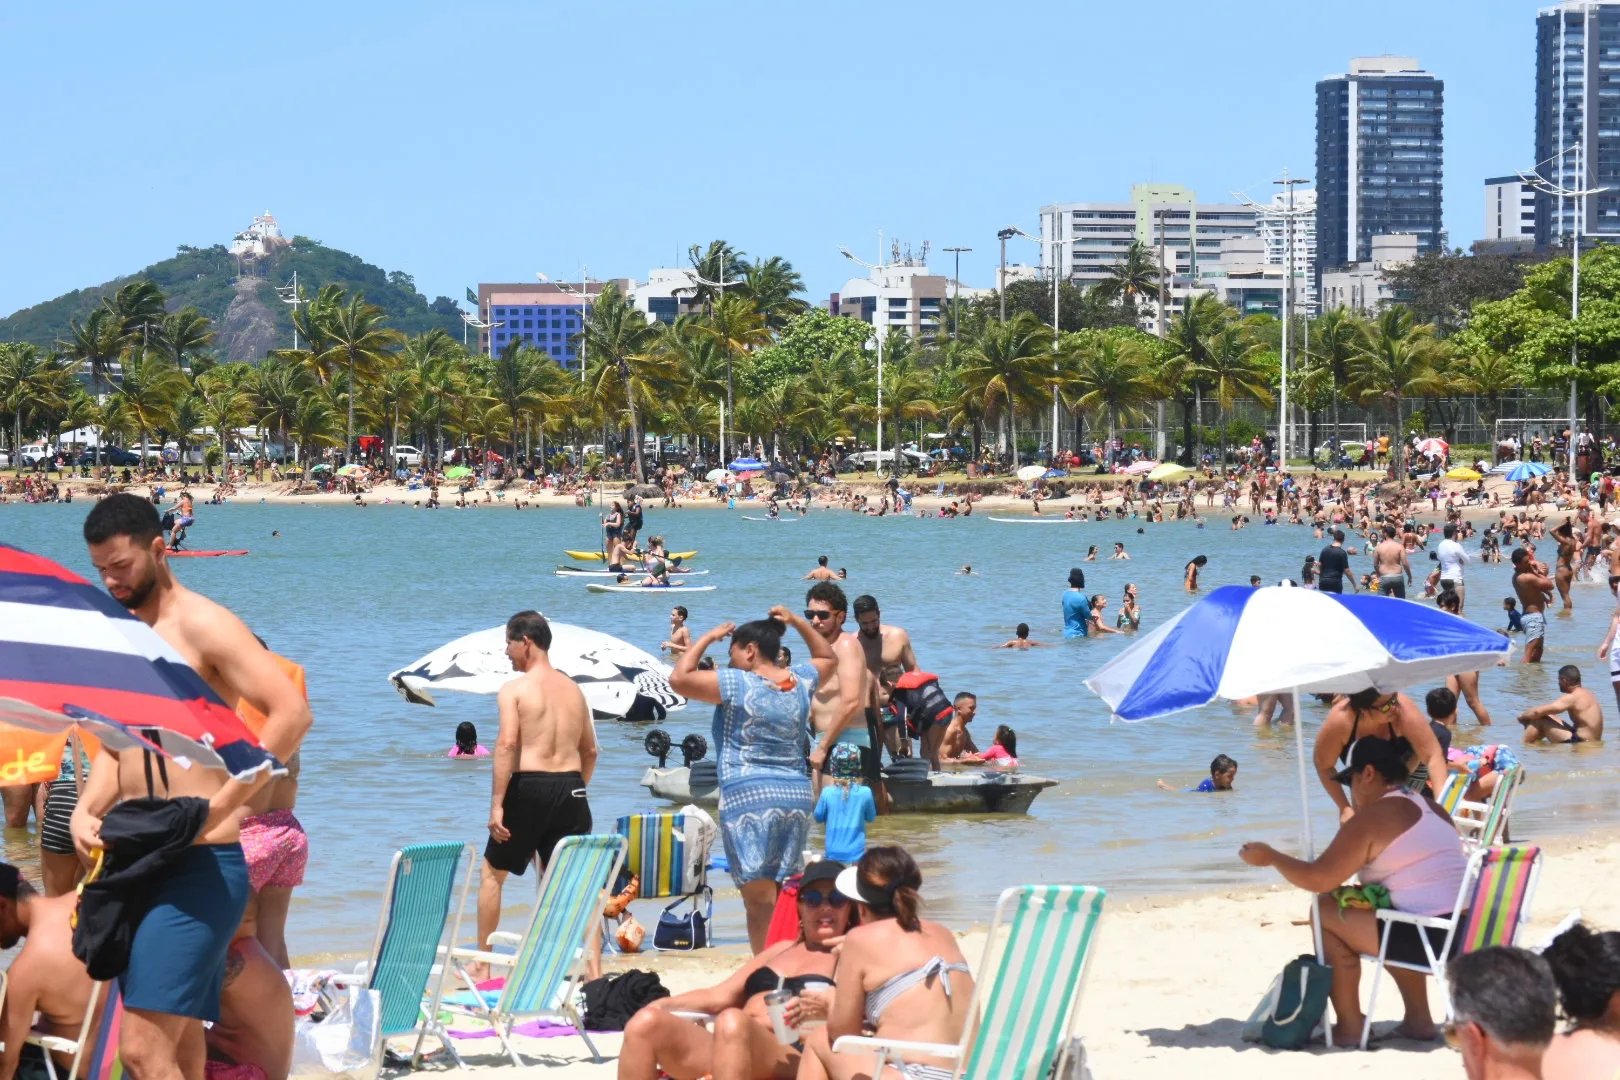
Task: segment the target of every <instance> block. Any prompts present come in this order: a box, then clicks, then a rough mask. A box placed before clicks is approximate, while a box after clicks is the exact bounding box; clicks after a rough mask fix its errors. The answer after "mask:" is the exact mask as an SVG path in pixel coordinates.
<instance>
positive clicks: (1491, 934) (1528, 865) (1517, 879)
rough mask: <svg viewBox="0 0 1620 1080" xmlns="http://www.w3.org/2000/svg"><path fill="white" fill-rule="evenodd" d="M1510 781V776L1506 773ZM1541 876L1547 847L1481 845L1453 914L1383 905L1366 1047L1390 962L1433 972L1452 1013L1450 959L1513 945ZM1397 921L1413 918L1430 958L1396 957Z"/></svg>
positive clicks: (1364, 1036)
mask: <svg viewBox="0 0 1620 1080" xmlns="http://www.w3.org/2000/svg"><path fill="white" fill-rule="evenodd" d="M1503 779H1504V781H1505V780H1506V777H1504V778H1503ZM1540 876H1541V849H1540V848H1538V847H1534V846H1531V845H1523V846H1514V847H1488V848H1480V849H1479V850H1478V851H1476V852H1474V854H1473V857H1472V858H1470V859H1469V860H1468V870H1467V871H1466V872H1465V873H1464V874H1463V880H1462V885H1461V886H1460V887H1459V888H1458V889H1457V903H1456V904H1455V905H1454V907H1453V909H1452V914H1451V915H1449V916H1427V915H1413V914H1411V913H1409V912H1405V911H1395V910H1393V909H1390V908H1383V909H1380V910H1379V911H1377V912H1375V914H1376V915H1377V916H1378V922H1379V924H1380V925H1379V933H1378V966H1377V967H1376V968H1375V969H1374V970H1373V981H1372V991H1371V996H1370V997H1369V998H1368V1000H1367V1019H1366V1021H1365V1022H1364V1023H1363V1024H1362V1026H1361V1048H1362V1049H1363V1050H1365V1049H1367V1040H1368V1038H1369V1037H1371V1035H1372V1018H1373V1008H1374V1006H1376V1005H1377V1004H1378V984H1379V982H1380V981H1381V979H1382V977H1383V974H1384V969H1385V968H1386V967H1397V968H1401V969H1403V970H1406V971H1417V972H1421V973H1422V974H1425V975H1433V976H1434V981H1435V982H1436V983H1437V984H1438V985H1439V987H1440V996H1441V998H1442V999H1443V1000H1444V1001H1445V1003H1446V1018H1447V1019H1449V1018H1450V1016H1451V991H1450V987H1449V986H1447V984H1446V962H1447V961H1448V960H1450V959H1451V957H1452V956H1453V955H1454V954H1456V955H1460V954H1462V953H1470V952H1473V951H1474V950H1475V949H1484V948H1487V947H1489V946H1492V945H1512V944H1513V942H1514V941H1515V939H1517V937H1518V936H1519V929H1520V927H1522V926H1523V925H1524V924H1525V923H1526V922H1528V921H1529V920H1530V900H1531V897H1533V896H1534V895H1535V892H1536V881H1537V879H1538V878H1539V877H1540ZM1396 923H1407V924H1409V925H1411V926H1415V927H1417V928H1418V941H1419V942H1420V943H1421V944H1422V945H1423V952H1424V955H1425V957H1426V962H1425V963H1419V964H1408V963H1404V962H1402V961H1399V960H1391V959H1389V958H1388V956H1387V955H1386V954H1387V953H1388V951H1389V932H1390V929H1391V928H1392V927H1393V926H1394V925H1395V924H1396ZM1426 930H1440V931H1444V936H1443V938H1442V940H1441V945H1440V948H1438V949H1436V948H1434V945H1433V943H1432V942H1431V941H1430V940H1429V936H1428V934H1427V933H1424V931H1426Z"/></svg>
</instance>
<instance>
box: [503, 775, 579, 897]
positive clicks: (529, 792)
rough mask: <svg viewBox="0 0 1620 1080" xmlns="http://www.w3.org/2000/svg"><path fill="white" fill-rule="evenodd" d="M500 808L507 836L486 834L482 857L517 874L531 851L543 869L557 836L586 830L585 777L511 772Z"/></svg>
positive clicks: (527, 861)
mask: <svg viewBox="0 0 1620 1080" xmlns="http://www.w3.org/2000/svg"><path fill="white" fill-rule="evenodd" d="M501 807H502V810H503V811H504V812H503V814H502V821H503V823H504V824H505V825H506V828H507V831H508V832H510V833H511V834H512V835H511V836H510V837H509V838H508V839H506V840H500V841H497V840H495V839H494V838H491V839H490V841H489V842H488V843H487V844H485V845H484V861H485V862H487V863H489V865H490V866H492V867H494V868H495V869H497V870H505V871H506V872H508V873H511V874H517V875H518V876H519V877H522V876H523V872H524V871H525V870H527V869H528V867H529V863H530V862H531V861H533V859H534V857H535V856H536V855H538V856H539V857H540V866H541V869H544V868H545V865H546V863H547V862H549V861H550V859H551V852H552V849H554V848H555V847H556V846H557V842H558V841H560V840H562V839H563V837H565V836H584V835H586V834H587V833H589V832H590V831H591V804H590V802H589V801H587V800H586V798H585V778H584V777H582V776H581V775H580V774H579V773H577V772H564V773H552V772H516V773H513V774H512V779H511V782H510V783H508V784H507V785H506V798H505V800H503V802H502V803H501Z"/></svg>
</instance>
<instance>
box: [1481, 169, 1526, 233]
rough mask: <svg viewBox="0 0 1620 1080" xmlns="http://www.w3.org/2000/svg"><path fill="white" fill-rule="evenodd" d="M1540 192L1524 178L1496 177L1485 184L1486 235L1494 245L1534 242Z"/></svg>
mask: <svg viewBox="0 0 1620 1080" xmlns="http://www.w3.org/2000/svg"><path fill="white" fill-rule="evenodd" d="M1535 235H1536V191H1535V189H1534V188H1532V187H1531V186H1530V185H1529V184H1527V183H1525V182H1524V177H1522V176H1493V177H1491V178H1490V179H1488V180H1486V181H1485V232H1484V233H1483V238H1484V239H1485V240H1486V242H1488V243H1490V244H1498V243H1499V242H1501V241H1517V240H1534V239H1535Z"/></svg>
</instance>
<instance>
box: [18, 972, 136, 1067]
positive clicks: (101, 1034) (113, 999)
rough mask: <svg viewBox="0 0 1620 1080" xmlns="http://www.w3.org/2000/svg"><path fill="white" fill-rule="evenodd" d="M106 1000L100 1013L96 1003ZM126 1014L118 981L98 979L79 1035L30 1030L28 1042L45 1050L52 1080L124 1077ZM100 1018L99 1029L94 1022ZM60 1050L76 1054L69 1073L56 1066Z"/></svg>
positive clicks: (97, 1024)
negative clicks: (121, 1052)
mask: <svg viewBox="0 0 1620 1080" xmlns="http://www.w3.org/2000/svg"><path fill="white" fill-rule="evenodd" d="M103 996H105V998H106V1000H105V1003H104V1004H103V1007H102V1010H101V1016H100V1017H97V1016H96V1003H97V1002H99V1001H101V1000H102V998H103ZM123 1018H124V999H123V998H122V997H121V996H119V993H118V983H117V982H116V981H114V982H104V983H103V982H98V983H96V984H95V985H94V987H93V988H92V989H91V991H90V1003H89V1004H88V1005H87V1006H86V1007H85V1012H84V1026H83V1027H81V1028H80V1029H79V1037H78V1038H77V1039H68V1038H62V1037H60V1036H57V1035H36V1034H30V1035H29V1036H28V1037H27V1039H26V1040H24V1041H26V1042H28V1043H30V1044H32V1045H34V1046H37V1047H39V1048H40V1049H41V1050H43V1051H45V1071H46V1073H47V1074H49V1075H50V1077H51V1080H75V1078H76V1077H78V1078H82V1080H121V1078H122V1077H123V1075H124V1067H123V1064H122V1063H121V1062H120V1061H119V1060H118V1029H119V1025H120V1023H121V1022H122V1020H123ZM92 1020H95V1021H96V1026H95V1030H93V1031H92V1030H91V1028H90V1023H91V1021H92ZM56 1054H72V1055H73V1062H72V1064H71V1065H69V1066H68V1072H67V1076H66V1077H65V1078H63V1077H61V1074H60V1073H58V1072H57V1070H56V1060H55V1055H56Z"/></svg>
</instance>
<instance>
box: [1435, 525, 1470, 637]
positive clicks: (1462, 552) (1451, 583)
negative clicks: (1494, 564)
mask: <svg viewBox="0 0 1620 1080" xmlns="http://www.w3.org/2000/svg"><path fill="white" fill-rule="evenodd" d="M1440 534H1441V535H1442V536H1443V537H1444V538H1445V539H1443V540H1441V541H1440V546H1439V547H1437V548H1435V554H1436V555H1438V556H1439V560H1438V561H1439V563H1440V590H1441V591H1442V592H1455V593H1456V594H1457V612H1456V613H1457V614H1458V615H1461V614H1462V610H1463V607H1464V606H1465V605H1466V603H1467V600H1468V594H1467V591H1466V589H1465V588H1464V586H1463V567H1465V566H1467V565H1468V563H1469V561H1470V559H1471V556H1470V555H1469V554H1468V551H1467V549H1466V548H1464V547H1463V546H1462V545H1461V544H1459V543H1458V542H1457V526H1456V525H1455V524H1454V523H1452V522H1450V521H1448V522H1446V526H1445V528H1444V529H1442V530H1441V531H1440Z"/></svg>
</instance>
